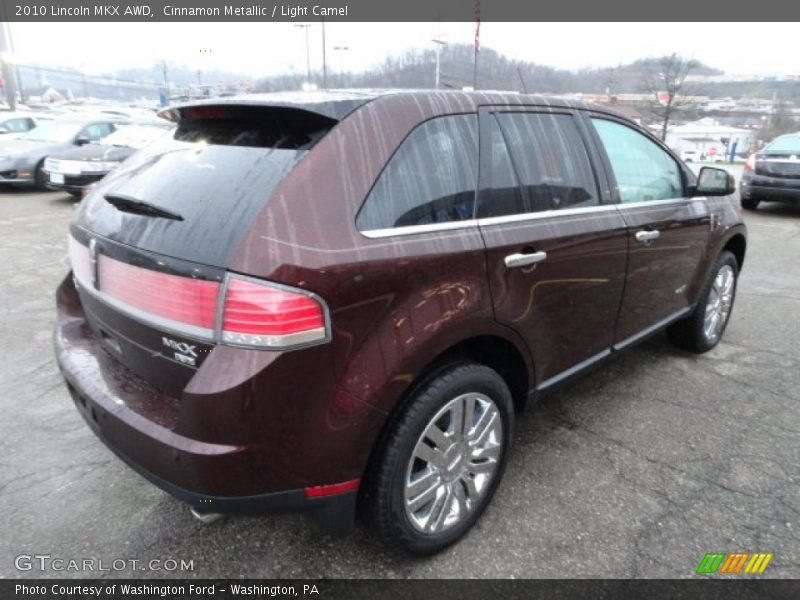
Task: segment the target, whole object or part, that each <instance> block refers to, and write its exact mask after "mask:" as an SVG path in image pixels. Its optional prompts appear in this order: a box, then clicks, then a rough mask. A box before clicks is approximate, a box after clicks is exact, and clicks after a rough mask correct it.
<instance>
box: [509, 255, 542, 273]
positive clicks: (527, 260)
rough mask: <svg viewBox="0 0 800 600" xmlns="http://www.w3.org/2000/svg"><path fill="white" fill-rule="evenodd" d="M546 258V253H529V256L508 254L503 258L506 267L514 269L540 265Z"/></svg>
mask: <svg viewBox="0 0 800 600" xmlns="http://www.w3.org/2000/svg"><path fill="white" fill-rule="evenodd" d="M546 258H547V252H531V253H530V254H509V255H508V256H506V258H505V263H506V267H508V268H509V269H514V268H516V267H525V266H527V265H533V264H535V263H540V262H542V261H543V260H544V259H546Z"/></svg>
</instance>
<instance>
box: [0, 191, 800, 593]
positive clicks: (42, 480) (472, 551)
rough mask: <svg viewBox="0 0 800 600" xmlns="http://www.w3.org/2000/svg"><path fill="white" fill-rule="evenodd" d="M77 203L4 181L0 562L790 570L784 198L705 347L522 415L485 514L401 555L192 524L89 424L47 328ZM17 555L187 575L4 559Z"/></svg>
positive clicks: (437, 571) (794, 351) (569, 392)
mask: <svg viewBox="0 0 800 600" xmlns="http://www.w3.org/2000/svg"><path fill="white" fill-rule="evenodd" d="M75 206H76V204H75V201H74V200H73V199H71V197H69V196H68V195H66V194H59V193H34V192H24V191H13V190H2V193H0V239H2V248H3V253H2V257H3V260H2V264H0V269H2V282H3V285H2V288H1V289H0V310H1V311H2V322H1V323H0V327H2V338H3V340H4V342H5V347H4V352H3V353H2V357H3V361H2V365H1V366H0V373H1V374H2V376H1V377H0V403H1V404H0V410H2V420H0V445H1V446H0V447H1V448H2V458H0V475H1V476H0V495H1V497H2V506H3V513H4V514H3V520H2V525H0V528H1V529H0V546H2V553H1V555H0V556H1V558H0V577H56V576H71V577H74V576H101V575H102V576H105V577H107V576H121V577H124V576H131V575H133V574H136V575H141V576H152V577H163V576H170V575H180V576H186V575H189V576H196V577H402V578H414V577H480V578H491V577H500V578H505V577H517V578H521V577H624V578H627V577H692V576H695V575H694V572H695V569H696V568H697V565H698V563H699V562H700V561H701V559H702V558H703V556H704V554H705V553H706V552H712V551H718V552H736V551H750V552H756V551H759V552H771V553H774V558H773V559H772V562H771V563H770V565H769V568H768V569H767V571H766V576H771V577H800V518H798V517H800V490H799V489H798V485H799V484H800V374H799V373H800V343H798V339H800V319H799V318H798V314H800V261H798V259H797V257H798V255H800V208H794V207H787V206H781V205H775V204H766V205H762V206H761V207H760V208H759V210H758V211H757V212H756V213H748V214H746V219H747V224H748V226H749V230H750V240H749V247H748V255H747V259H746V261H745V269H744V272H743V275H742V278H741V281H740V287H739V292H738V298H737V300H736V305H735V308H734V311H733V315H732V318H731V322H730V325H729V327H728V331H727V333H726V336H725V338H724V340H723V342H722V344H721V345H720V346H719V347H718V348H717V349H715V350H714V351H712V352H711V353H709V354H707V355H704V356H699V357H698V356H694V355H689V354H686V353H683V352H680V351H677V350H675V349H673V348H672V347H671V346H670V345H669V344H668V343H667V341H666V339H665V338H664V337H663V336H659V337H656V338H654V339H653V340H651V341H649V342H647V343H646V344H645V345H643V346H639V347H638V348H636V349H633V350H631V351H629V352H627V353H626V354H624V355H622V356H621V357H619V358H618V359H617V360H616V361H615V362H614V363H612V364H611V365H609V366H608V367H607V368H604V369H602V370H600V371H597V372H595V373H594V374H591V375H589V376H587V377H584V378H583V379H581V380H580V381H578V382H576V383H575V384H574V385H572V386H571V387H569V388H566V389H564V390H563V391H560V392H558V393H557V394H555V395H552V396H550V397H548V398H547V399H545V400H544V401H543V402H542V403H540V404H538V405H537V406H535V407H534V408H533V409H531V410H529V411H528V412H527V413H525V414H523V415H521V416H520V417H519V419H518V421H517V423H518V425H517V431H516V436H515V437H516V439H515V442H514V449H513V453H512V457H511V460H510V464H509V466H508V469H507V471H506V475H505V479H504V481H503V483H502V485H501V486H500V489H499V491H498V493H497V496H496V497H495V500H494V502H493V503H492V504H491V505H490V507H489V508H488V510H487V512H486V514H485V515H484V517H483V518H482V519H481V520H480V521H479V523H478V524H477V526H476V527H475V528H474V529H473V530H472V532H471V533H469V534H468V536H467V537H466V538H465V539H464V540H463V541H462V542H461V543H459V544H457V545H456V546H454V547H452V548H451V549H449V550H447V551H445V552H444V553H442V554H440V555H438V556H435V557H433V558H429V559H409V558H405V557H402V556H397V555H394V554H392V553H391V552H389V551H388V550H386V549H385V548H384V547H383V546H382V545H381V544H379V543H378V542H377V541H376V540H375V539H374V538H373V537H372V536H371V535H370V534H369V533H367V532H365V531H363V530H359V531H358V532H356V533H355V534H353V535H351V536H349V537H347V538H344V539H331V538H328V537H326V536H325V535H324V534H323V533H321V532H320V530H318V529H317V528H316V527H315V526H314V525H312V524H311V523H310V522H307V521H306V520H305V519H304V518H302V517H299V516H295V515H266V516H261V517H246V518H244V517H237V518H226V519H224V520H221V521H217V522H216V523H213V524H211V525H203V524H201V523H199V522H198V521H196V520H195V519H193V518H192V517H191V515H190V514H189V511H188V510H187V508H186V507H185V506H183V505H182V504H180V503H179V502H178V501H176V500H174V499H172V498H171V497H169V496H168V495H166V494H165V493H163V492H161V491H159V490H158V489H156V488H155V487H153V486H152V485H150V484H149V483H146V482H145V481H144V480H143V479H141V478H140V477H139V476H138V475H137V474H135V473H134V472H133V471H131V470H130V469H129V468H127V467H126V466H125V465H123V464H122V462H120V461H119V460H118V459H117V458H116V457H114V456H113V455H112V454H111V452H110V451H109V450H107V449H106V448H105V447H104V446H103V445H102V444H101V443H100V442H99V441H98V440H97V439H96V438H95V437H94V435H93V434H92V433H91V431H90V430H89V428H88V427H86V426H85V424H84V423H83V421H82V419H81V417H80V416H79V415H78V413H77V412H76V410H75V409H74V408H73V406H72V401H71V400H70V398H69V395H68V394H67V391H66V388H65V387H64V386H63V384H62V380H61V377H60V375H59V373H58V369H57V367H56V365H55V362H54V359H53V352H52V347H51V339H50V337H51V330H52V324H53V304H54V298H53V294H54V289H55V287H56V285H57V284H58V282H59V280H60V278H61V277H63V276H64V274H65V273H66V272H67V266H66V263H65V260H64V255H65V253H66V231H67V223H68V221H69V219H70V216H71V214H72V212H73V211H74V209H75ZM25 554H48V555H51V556H52V557H58V558H63V559H67V560H68V559H78V560H82V559H84V558H94V559H95V560H100V559H102V560H103V561H104V562H105V563H106V564H111V562H112V561H114V560H117V559H137V560H141V561H148V560H151V559H159V560H162V561H164V560H166V559H176V560H178V561H180V560H189V561H193V570H192V571H191V572H177V571H169V572H167V571H163V570H162V571H156V570H147V571H133V570H131V569H130V568H125V569H122V570H120V571H112V572H104V573H97V572H88V573H87V572H84V573H81V572H75V571H66V572H65V571H54V570H51V569H48V570H44V571H41V570H38V568H37V569H34V570H31V571H20V570H18V569H17V568H15V557H17V556H19V555H25Z"/></svg>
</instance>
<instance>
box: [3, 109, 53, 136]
mask: <svg viewBox="0 0 800 600" xmlns="http://www.w3.org/2000/svg"><path fill="white" fill-rule="evenodd" d="M53 118H54V117H53V116H51V115H42V114H39V113H33V112H20V111H15V112H5V111H0V140H13V139H16V138H18V137H19V136H20V135H22V134H23V133H25V132H27V131H30V130H31V129H35V128H36V127H38V126H39V125H41V124H42V123H43V122H48V121H52V120H53Z"/></svg>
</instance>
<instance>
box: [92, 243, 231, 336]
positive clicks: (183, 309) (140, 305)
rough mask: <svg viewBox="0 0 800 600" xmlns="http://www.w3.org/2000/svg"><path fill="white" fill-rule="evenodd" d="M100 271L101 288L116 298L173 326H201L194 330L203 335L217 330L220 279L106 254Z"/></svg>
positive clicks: (99, 260) (102, 257)
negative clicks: (170, 271) (149, 266)
mask: <svg viewBox="0 0 800 600" xmlns="http://www.w3.org/2000/svg"><path fill="white" fill-rule="evenodd" d="M97 271H98V289H99V290H100V291H101V292H102V293H103V294H105V295H107V296H110V297H111V298H113V299H114V300H115V301H116V302H122V303H124V304H125V305H127V306H128V307H130V308H132V309H134V310H136V311H141V312H142V313H144V315H147V316H151V317H155V318H156V319H157V320H160V321H161V322H160V324H162V325H164V326H166V327H168V328H170V329H175V328H176V327H181V326H183V327H184V328H185V327H187V326H188V327H191V328H198V329H199V331H198V330H195V331H194V332H193V333H194V334H195V335H197V334H201V335H202V337H204V338H208V337H210V336H212V335H213V334H214V325H215V324H216V315H217V298H218V297H219V289H220V284H219V283H218V282H216V281H205V280H203V279H191V278H190V277H181V276H179V275H170V274H168V273H161V272H159V271H153V270H151V269H143V268H142V267H136V266H134V265H129V264H128V263H124V262H120V261H118V260H115V259H113V258H111V257H108V256H105V255H103V254H101V255H100V256H98V259H97Z"/></svg>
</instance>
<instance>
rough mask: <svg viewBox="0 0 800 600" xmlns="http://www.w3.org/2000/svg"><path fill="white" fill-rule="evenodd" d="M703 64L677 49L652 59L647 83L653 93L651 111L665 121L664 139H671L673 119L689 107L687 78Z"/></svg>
mask: <svg viewBox="0 0 800 600" xmlns="http://www.w3.org/2000/svg"><path fill="white" fill-rule="evenodd" d="M699 65H700V63H698V62H697V61H696V60H692V59H688V58H683V57H681V56H679V55H677V54H675V53H674V52H673V53H672V54H670V55H669V56H664V57H662V58H659V59H657V60H654V61H652V62H650V64H649V66H648V68H647V69H645V71H644V73H643V75H642V77H643V82H642V83H643V85H644V87H645V89H646V90H647V92H648V93H649V94H650V96H651V99H650V101H649V108H650V112H651V113H652V114H653V115H655V116H656V117H658V119H659V121H660V123H661V139H662V140H665V139H666V138H667V129H668V127H669V122H670V119H671V118H672V117H673V115H674V113H675V111H676V110H677V109H680V108H683V107H684V106H686V104H687V101H686V98H685V90H686V78H687V77H688V76H689V74H690V73H691V72H692V71H693V70H694V69H696V68H697V67H698V66H699Z"/></svg>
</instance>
